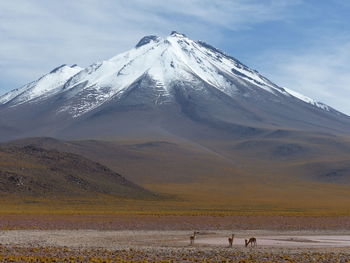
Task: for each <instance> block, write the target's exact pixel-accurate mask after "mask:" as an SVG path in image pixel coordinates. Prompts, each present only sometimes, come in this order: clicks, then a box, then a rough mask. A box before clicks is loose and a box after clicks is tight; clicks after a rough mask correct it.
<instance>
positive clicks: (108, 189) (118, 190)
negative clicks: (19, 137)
mask: <svg viewBox="0 0 350 263" xmlns="http://www.w3.org/2000/svg"><path fill="white" fill-rule="evenodd" d="M0 164H1V165H0V196H1V197H4V196H5V197H6V196H8V195H15V196H16V197H30V196H31V197H35V196H37V197H43V196H45V197H53V196H55V197H61V198H70V197H78V196H80V197H84V196H85V197H91V196H95V197H96V196H98V195H101V196H102V195H105V196H114V197H124V198H153V199H154V198H156V197H157V195H156V194H154V193H152V192H150V191H147V190H145V189H144V188H142V187H140V186H138V185H136V184H133V183H131V182H130V181H128V180H126V179H125V178H124V177H122V176H121V175H120V174H117V173H116V172H113V171H112V170H110V169H108V168H107V167H105V166H103V165H101V164H99V163H96V162H93V161H90V160H89V159H86V158H84V157H82V156H80V155H77V154H72V153H63V152H59V151H56V150H45V149H43V148H40V147H36V146H34V145H26V146H9V145H6V146H5V145H2V146H1V147H0Z"/></svg>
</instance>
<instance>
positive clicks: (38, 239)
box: [0, 230, 350, 251]
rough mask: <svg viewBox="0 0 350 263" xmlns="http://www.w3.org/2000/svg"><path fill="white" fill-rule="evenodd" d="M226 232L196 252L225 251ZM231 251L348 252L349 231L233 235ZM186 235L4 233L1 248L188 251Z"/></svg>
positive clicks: (204, 237) (207, 236)
mask: <svg viewBox="0 0 350 263" xmlns="http://www.w3.org/2000/svg"><path fill="white" fill-rule="evenodd" d="M230 234H231V232H229V231H211V230H209V231H204V230H202V231H200V233H199V235H198V236H197V238H196V240H195V247H196V248H206V247H207V248H210V247H211V248H214V247H217V248H225V247H227V246H228V240H227V238H228V236H230ZM234 234H235V239H234V247H235V248H241V247H244V239H246V238H249V237H252V236H254V237H256V239H257V243H258V247H259V248H293V249H294V248H295V249H297V248H301V249H302V248H320V249H322V248H324V249H332V248H344V249H346V250H348V251H349V250H350V231H264V230H245V231H235V232H234ZM190 235H191V232H189V231H143V230H136V231H98V230H6V231H0V244H2V245H4V246H20V247H45V246H53V247H64V246H66V247H70V248H106V249H122V248H146V247H164V248H165V247H169V248H171V247H172V248H180V247H189V236H190Z"/></svg>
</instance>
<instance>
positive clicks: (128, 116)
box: [0, 32, 350, 140]
mask: <svg viewBox="0 0 350 263" xmlns="http://www.w3.org/2000/svg"><path fill="white" fill-rule="evenodd" d="M29 120H34V121H33V123H32V122H31V121H29ZM172 120H173V121H172ZM0 121H1V123H4V124H5V123H6V125H3V126H0V132H1V131H2V130H3V132H2V133H3V134H6V135H8V134H9V133H11V132H10V131H9V130H10V129H12V130H14V131H16V132H14V133H13V134H12V136H11V135H10V136H5V137H4V138H5V139H3V140H7V139H14V138H20V137H33V136H52V137H60V138H65V137H68V138H79V136H82V137H84V138H98V137H101V136H102V137H106V136H107V137H113V136H117V137H120V136H124V135H125V134H130V133H139V134H138V135H137V136H143V132H142V131H141V130H140V129H139V128H137V127H140V125H141V126H142V129H143V130H144V131H145V132H146V131H147V130H149V133H150V134H152V133H154V134H157V133H158V134H171V135H172V136H180V137H185V138H187V137H191V138H190V139H192V138H196V137H198V136H199V137H200V136H201V135H200V133H202V131H203V129H204V130H205V129H209V130H212V132H211V135H210V134H208V135H206V136H209V137H210V136H214V137H220V135H218V134H221V133H223V134H228V136H229V137H237V136H241V135H244V134H245V135H246V136H249V134H250V133H251V132H252V131H260V132H258V133H257V134H259V133H264V132H265V133H269V132H271V131H274V130H280V129H285V130H308V131H314V132H326V133H334V134H339V133H340V134H348V131H349V130H350V117H349V116H347V115H345V114H343V113H341V112H339V111H337V110H335V109H333V108H331V107H329V106H327V105H325V104H323V103H320V102H316V101H314V100H312V99H310V98H308V97H306V96H304V95H301V94H299V93H297V92H295V91H292V90H289V89H287V88H282V87H279V86H278V85H276V84H274V83H273V82H272V81H270V80H268V79H267V78H265V77H264V76H262V75H261V74H260V73H258V71H256V70H252V69H250V68H249V67H247V66H246V65H244V64H243V63H241V62H240V61H238V60H237V59H235V58H233V57H231V56H230V55H227V54H225V53H224V52H222V51H220V50H218V49H216V48H215V47H212V46H210V45H209V44H206V43H205V42H202V41H193V40H191V39H189V38H188V37H186V36H185V35H184V34H181V33H177V32H172V33H171V35H170V36H168V37H166V38H161V37H158V36H154V35H151V36H146V37H144V38H142V39H141V40H140V41H139V42H138V43H137V44H136V46H135V47H134V48H133V49H131V50H129V51H126V52H124V53H121V54H119V55H117V56H114V57H112V58H111V59H108V60H104V61H102V62H98V63H94V64H92V65H90V66H88V67H86V68H84V69H83V68H79V67H78V66H76V65H73V66H72V67H69V66H66V65H62V66H60V67H58V68H56V69H54V70H53V71H51V72H50V73H48V74H46V75H44V76H43V77H42V78H40V79H39V80H37V81H35V82H32V83H30V84H27V85H25V86H24V87H22V88H21V89H19V90H14V91H12V92H9V93H7V94H5V95H3V96H1V97H0ZM110 122H115V123H114V124H111V123H110ZM92 126H99V127H101V129H102V130H109V132H105V133H104V132H102V133H101V132H99V131H98V129H95V128H93V127H92ZM107 127H108V128H107ZM178 127H183V128H184V129H186V130H192V131H193V132H191V134H188V133H187V134H186V132H184V131H179V128H178ZM101 129H100V130H101ZM182 130H183V129H182ZM146 133H147V132H146ZM196 133H197V134H196ZM78 134H79V135H78ZM254 134H255V133H253V135H254Z"/></svg>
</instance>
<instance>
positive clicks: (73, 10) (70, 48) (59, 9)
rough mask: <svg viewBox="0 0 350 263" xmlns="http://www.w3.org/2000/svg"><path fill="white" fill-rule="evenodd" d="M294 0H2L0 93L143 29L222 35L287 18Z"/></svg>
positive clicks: (115, 46) (112, 48)
mask: <svg viewBox="0 0 350 263" xmlns="http://www.w3.org/2000/svg"><path fill="white" fill-rule="evenodd" d="M299 2H300V1H297V0H296V1H287V0H284V1H272V0H270V1H264V3H262V2H261V1H258V0H256V1H249V0H245V1H243V0H236V1H232V0H221V1H211V0H201V1H200V0H176V1H175V0H168V1H163V0H152V1H148V0H147V1H146V0H119V1H113V0H84V1H83V0H76V1H70V0H62V1H45V0H33V1H26V0H11V1H0V81H1V82H3V83H9V86H6V87H0V93H3V92H5V91H6V90H8V89H9V88H16V87H17V86H19V85H20V84H24V83H26V82H29V81H32V80H34V79H36V78H38V77H39V76H41V75H42V74H44V73H45V72H48V71H49V70H51V69H52V68H54V67H56V66H57V65H59V64H63V63H67V64H75V63H77V64H79V65H81V66H87V65H89V64H90V63H93V62H95V61H99V60H102V59H105V58H109V57H111V56H113V55H115V54H117V53H119V52H122V51H124V50H127V49H129V48H131V47H132V46H133V45H135V44H136V42H137V41H138V39H139V38H141V37H142V36H144V35H148V34H161V35H163V34H168V33H169V32H170V31H171V30H178V31H182V32H184V33H188V34H189V35H190V36H191V37H193V38H196V39H204V40H208V41H210V40H213V41H210V42H212V43H213V42H214V43H213V44H215V42H216V40H217V39H220V38H224V36H223V35H222V34H221V30H222V29H227V28H229V29H231V30H239V29H243V28H246V27H249V26H252V25H254V24H257V23H262V22H265V21H275V20H279V19H282V18H284V19H285V18H286V17H287V16H288V15H287V10H288V7H289V6H290V5H294V4H297V3H299Z"/></svg>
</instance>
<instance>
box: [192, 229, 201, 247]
mask: <svg viewBox="0 0 350 263" xmlns="http://www.w3.org/2000/svg"><path fill="white" fill-rule="evenodd" d="M197 234H199V232H197V231H194V232H193V235H192V236H190V246H193V244H194V240H195V239H196V235H197Z"/></svg>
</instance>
